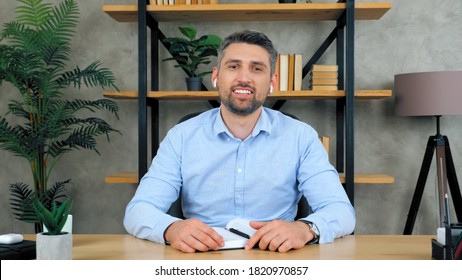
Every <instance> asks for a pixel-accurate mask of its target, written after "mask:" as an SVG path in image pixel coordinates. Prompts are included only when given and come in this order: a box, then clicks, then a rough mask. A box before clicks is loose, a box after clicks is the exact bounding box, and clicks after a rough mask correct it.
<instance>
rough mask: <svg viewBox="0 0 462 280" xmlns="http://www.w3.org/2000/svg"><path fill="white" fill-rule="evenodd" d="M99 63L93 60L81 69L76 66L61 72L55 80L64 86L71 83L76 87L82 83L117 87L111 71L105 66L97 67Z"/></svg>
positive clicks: (91, 85) (88, 85)
mask: <svg viewBox="0 0 462 280" xmlns="http://www.w3.org/2000/svg"><path fill="white" fill-rule="evenodd" d="M100 64H101V63H100V62H93V63H92V64H90V65H89V66H88V67H87V68H85V69H83V70H81V69H80V68H79V67H76V68H75V69H74V70H73V71H67V72H65V73H63V75H62V76H61V77H60V78H59V79H58V80H57V82H58V83H59V84H60V85H66V86H69V85H71V84H73V86H74V87H77V88H80V87H81V86H82V84H84V85H85V86H87V87H95V86H101V87H103V88H106V87H113V88H115V89H117V86H116V85H115V77H114V75H113V74H112V72H111V71H110V70H109V69H107V68H99V66H100ZM117 90H118V89H117Z"/></svg>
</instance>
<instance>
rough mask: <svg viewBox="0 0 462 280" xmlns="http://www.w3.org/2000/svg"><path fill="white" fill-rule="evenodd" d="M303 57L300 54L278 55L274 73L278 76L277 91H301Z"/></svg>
mask: <svg viewBox="0 0 462 280" xmlns="http://www.w3.org/2000/svg"><path fill="white" fill-rule="evenodd" d="M302 72H303V57H302V55H301V54H279V55H278V60H277V63H276V73H278V75H279V90H280V91H293V90H301V89H302V80H303V73H302Z"/></svg>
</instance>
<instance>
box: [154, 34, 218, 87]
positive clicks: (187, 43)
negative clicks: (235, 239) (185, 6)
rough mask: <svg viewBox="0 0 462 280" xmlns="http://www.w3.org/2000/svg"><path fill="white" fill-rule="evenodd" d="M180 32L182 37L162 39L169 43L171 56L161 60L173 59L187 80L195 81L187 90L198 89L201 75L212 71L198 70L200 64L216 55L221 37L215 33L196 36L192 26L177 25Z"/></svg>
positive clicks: (208, 61) (205, 62)
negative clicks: (184, 73)
mask: <svg viewBox="0 0 462 280" xmlns="http://www.w3.org/2000/svg"><path fill="white" fill-rule="evenodd" d="M178 29H179V30H180V32H181V34H183V35H184V36H185V37H186V38H184V37H170V38H165V39H164V40H163V42H164V43H166V44H168V45H169V51H170V54H171V55H172V57H170V58H166V59H164V60H163V61H169V60H175V61H176V63H177V64H176V65H175V67H181V68H182V69H183V70H184V71H185V72H186V74H187V75H188V77H187V78H186V83H187V85H189V83H188V81H191V82H192V83H195V85H196V86H195V87H194V86H193V87H191V86H188V90H195V91H200V90H201V86H202V77H204V76H205V75H208V74H210V73H212V71H204V72H199V71H198V68H199V65H201V64H210V62H211V61H210V57H211V56H217V54H218V48H219V47H220V45H221V43H222V41H223V40H222V39H221V38H220V37H218V36H216V35H203V36H201V37H200V38H197V30H196V28H194V27H193V26H179V27H178Z"/></svg>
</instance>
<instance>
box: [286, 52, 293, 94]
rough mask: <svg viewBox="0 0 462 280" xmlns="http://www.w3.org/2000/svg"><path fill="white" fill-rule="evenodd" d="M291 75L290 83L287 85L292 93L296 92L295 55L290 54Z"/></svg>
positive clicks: (289, 77) (289, 76)
mask: <svg viewBox="0 0 462 280" xmlns="http://www.w3.org/2000/svg"><path fill="white" fill-rule="evenodd" d="M288 71H289V75H288V81H287V82H288V83H287V90H289V91H292V90H294V74H295V73H294V71H295V54H293V53H291V54H289V69H288Z"/></svg>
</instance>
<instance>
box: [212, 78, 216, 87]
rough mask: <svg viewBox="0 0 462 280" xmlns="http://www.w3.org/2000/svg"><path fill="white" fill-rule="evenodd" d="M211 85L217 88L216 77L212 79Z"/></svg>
mask: <svg viewBox="0 0 462 280" xmlns="http://www.w3.org/2000/svg"><path fill="white" fill-rule="evenodd" d="M213 87H214V88H217V79H215V80H213Z"/></svg>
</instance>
